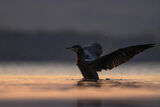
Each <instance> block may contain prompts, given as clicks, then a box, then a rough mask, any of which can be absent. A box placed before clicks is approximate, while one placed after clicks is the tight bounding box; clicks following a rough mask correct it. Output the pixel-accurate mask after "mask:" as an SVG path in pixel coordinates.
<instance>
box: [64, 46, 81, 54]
mask: <svg viewBox="0 0 160 107" xmlns="http://www.w3.org/2000/svg"><path fill="white" fill-rule="evenodd" d="M66 49H70V50H72V51H74V52H75V53H77V54H78V53H82V52H83V48H82V47H81V46H79V45H73V46H72V47H69V48H66Z"/></svg>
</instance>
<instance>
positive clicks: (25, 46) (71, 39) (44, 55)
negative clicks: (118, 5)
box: [0, 30, 160, 62]
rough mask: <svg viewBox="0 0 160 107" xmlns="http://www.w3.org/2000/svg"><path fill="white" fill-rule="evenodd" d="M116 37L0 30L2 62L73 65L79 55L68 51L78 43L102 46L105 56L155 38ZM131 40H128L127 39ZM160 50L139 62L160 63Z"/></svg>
mask: <svg viewBox="0 0 160 107" xmlns="http://www.w3.org/2000/svg"><path fill="white" fill-rule="evenodd" d="M122 37H123V36H119V37H117V36H113V35H111V34H108V35H107V34H103V33H100V32H78V31H74V30H62V31H54V32H52V31H43V30H42V31H8V30H0V61H1V62H3V61H55V62H73V61H74V59H75V54H73V53H72V52H70V51H68V50H66V49H65V48H66V47H69V46H72V45H74V44H80V45H86V44H91V43H94V42H98V43H101V44H102V46H103V48H104V53H109V52H111V51H114V50H116V49H118V48H120V47H126V46H129V45H135V44H143V43H154V38H153V35H151V34H144V35H143V36H142V35H141V36H138V35H136V36H130V35H129V36H124V37H123V38H122ZM127 37H128V38H127ZM158 53H159V54H160V50H156V49H151V50H150V52H149V51H148V52H146V53H144V54H143V55H140V57H138V58H136V59H135V61H160V57H159V54H158Z"/></svg>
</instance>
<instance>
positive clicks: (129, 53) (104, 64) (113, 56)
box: [90, 44, 155, 71]
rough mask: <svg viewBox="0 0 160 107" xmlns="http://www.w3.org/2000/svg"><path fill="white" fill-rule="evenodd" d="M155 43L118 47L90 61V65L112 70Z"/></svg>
mask: <svg viewBox="0 0 160 107" xmlns="http://www.w3.org/2000/svg"><path fill="white" fill-rule="evenodd" d="M154 45H155V44H144V45H135V46H130V47H127V48H121V49H118V50H116V51H114V52H112V53H110V54H108V55H104V56H102V57H100V58H97V59H95V60H94V61H92V62H91V63H90V66H91V67H92V68H93V69H96V71H101V70H102V69H105V70H108V69H109V70H110V69H112V68H114V67H117V66H119V65H120V64H122V63H125V62H127V61H129V60H130V59H131V58H133V57H134V56H135V55H136V54H138V53H140V52H142V51H144V50H146V49H148V48H151V47H154Z"/></svg>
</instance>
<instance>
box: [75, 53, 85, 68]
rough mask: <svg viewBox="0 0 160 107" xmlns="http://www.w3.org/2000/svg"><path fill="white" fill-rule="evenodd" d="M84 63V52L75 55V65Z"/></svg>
mask: <svg viewBox="0 0 160 107" xmlns="http://www.w3.org/2000/svg"><path fill="white" fill-rule="evenodd" d="M83 61H84V52H83V51H82V52H78V53H77V55H76V64H77V65H78V64H79V63H80V62H83Z"/></svg>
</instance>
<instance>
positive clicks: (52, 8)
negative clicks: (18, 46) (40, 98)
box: [0, 0, 160, 36]
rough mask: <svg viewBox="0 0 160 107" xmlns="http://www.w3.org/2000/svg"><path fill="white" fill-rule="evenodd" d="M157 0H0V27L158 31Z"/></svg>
mask: <svg viewBox="0 0 160 107" xmlns="http://www.w3.org/2000/svg"><path fill="white" fill-rule="evenodd" d="M159 19H160V1H159V0H0V28H2V29H3V28H5V29H6V28H7V29H16V30H38V29H46V30H61V29H74V30H78V31H100V32H105V33H113V34H116V35H123V34H139V33H144V32H152V33H154V34H156V35H157V36H158V35H159V34H160V30H159V29H160V20H159Z"/></svg>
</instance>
